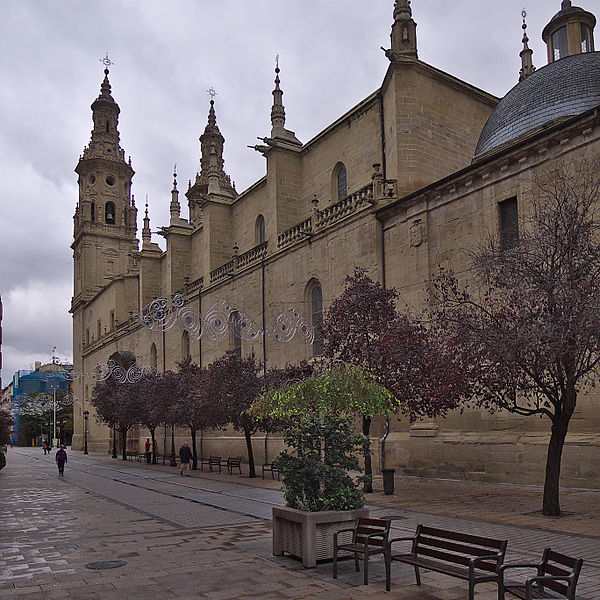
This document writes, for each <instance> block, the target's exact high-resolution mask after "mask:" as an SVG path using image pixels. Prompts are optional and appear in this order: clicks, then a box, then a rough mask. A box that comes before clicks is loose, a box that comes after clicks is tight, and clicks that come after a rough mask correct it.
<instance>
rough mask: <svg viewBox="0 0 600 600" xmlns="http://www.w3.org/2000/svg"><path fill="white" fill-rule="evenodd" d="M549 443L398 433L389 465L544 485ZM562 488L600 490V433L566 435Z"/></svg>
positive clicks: (520, 436) (490, 435)
mask: <svg viewBox="0 0 600 600" xmlns="http://www.w3.org/2000/svg"><path fill="white" fill-rule="evenodd" d="M549 440H550V434H543V433H527V432H505V431H498V432H444V433H436V435H431V436H423V435H421V433H419V434H417V435H414V432H413V431H410V432H403V433H400V432H394V433H391V434H390V435H389V436H388V438H387V441H386V465H385V466H386V467H392V468H395V469H396V472H397V473H403V474H405V475H418V476H423V477H448V478H452V479H464V480H468V481H486V482H503V483H520V484H534V485H543V483H544V475H545V467H546V453H547V450H548V443H549ZM561 485H562V486H564V487H580V488H589V489H600V434H573V435H569V436H568V437H567V441H566V443H565V447H564V450H563V457H562V469H561Z"/></svg>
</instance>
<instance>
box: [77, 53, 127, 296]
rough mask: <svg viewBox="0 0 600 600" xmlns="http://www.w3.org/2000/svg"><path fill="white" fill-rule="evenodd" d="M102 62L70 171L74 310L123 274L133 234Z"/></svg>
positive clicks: (115, 116)
mask: <svg viewBox="0 0 600 600" xmlns="http://www.w3.org/2000/svg"><path fill="white" fill-rule="evenodd" d="M101 62H102V63H103V64H104V66H105V68H104V79H103V80H102V83H101V84H100V93H99V95H98V97H97V98H96V99H95V100H94V102H92V105H91V109H92V122H93V128H92V132H91V137H90V141H89V144H88V145H87V146H86V147H85V148H84V150H83V153H82V155H81V156H80V157H79V162H78V164H77V167H76V168H75V172H76V173H77V175H78V176H79V179H78V183H79V201H78V203H77V207H76V209H75V215H74V218H73V220H74V232H73V233H74V241H73V244H72V248H73V251H74V253H73V254H74V261H75V281H74V291H75V295H74V299H73V305H74V306H75V305H77V302H78V298H81V297H82V294H83V295H84V296H85V295H86V294H89V293H92V292H93V291H95V290H99V289H101V288H102V287H104V286H105V285H106V284H107V282H108V281H110V277H111V276H113V275H115V274H116V273H125V272H127V270H128V268H129V266H130V264H129V251H130V249H131V247H132V245H133V242H134V240H135V236H136V229H137V210H136V208H135V205H134V204H133V202H132V197H131V180H132V178H133V175H134V171H133V169H132V167H131V159H129V161H126V160H125V152H124V151H123V149H122V148H121V145H120V136H119V129H118V125H119V114H120V112H121V111H120V109H119V105H118V104H117V103H116V102H115V99H114V98H113V96H112V89H111V85H110V81H109V78H108V76H109V69H108V68H109V66H110V65H112V64H113V63H112V62H111V61H110V59H109V58H108V55H107V56H106V57H105V58H103V59H101Z"/></svg>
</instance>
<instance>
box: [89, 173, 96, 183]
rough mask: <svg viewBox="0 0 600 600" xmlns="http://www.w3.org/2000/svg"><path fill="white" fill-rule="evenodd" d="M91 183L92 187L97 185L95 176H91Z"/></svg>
mask: <svg viewBox="0 0 600 600" xmlns="http://www.w3.org/2000/svg"><path fill="white" fill-rule="evenodd" d="M90 183H91V184H92V185H94V184H95V183H96V176H95V175H90Z"/></svg>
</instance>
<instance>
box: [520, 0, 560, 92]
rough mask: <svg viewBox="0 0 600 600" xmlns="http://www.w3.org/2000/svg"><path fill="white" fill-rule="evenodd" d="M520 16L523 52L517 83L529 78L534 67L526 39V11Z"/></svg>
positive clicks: (521, 53)
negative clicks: (521, 19) (521, 20)
mask: <svg viewBox="0 0 600 600" xmlns="http://www.w3.org/2000/svg"><path fill="white" fill-rule="evenodd" d="M563 4H564V3H563ZM521 16H522V17H523V25H522V28H523V50H521V52H520V54H519V56H520V57H521V70H520V71H519V81H523V79H525V78H526V77H529V75H531V74H532V73H533V72H534V71H535V67H534V66H533V50H532V49H531V48H530V47H529V38H528V37H527V11H526V10H525V9H523V11H522V12H521Z"/></svg>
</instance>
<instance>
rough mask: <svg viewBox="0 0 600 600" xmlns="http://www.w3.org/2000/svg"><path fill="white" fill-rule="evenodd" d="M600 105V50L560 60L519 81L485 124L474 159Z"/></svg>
mask: <svg viewBox="0 0 600 600" xmlns="http://www.w3.org/2000/svg"><path fill="white" fill-rule="evenodd" d="M599 105H600V52H588V53H584V54H574V55H572V56H567V57H565V58H562V59H561V60H557V61H555V62H553V63H550V64H549V65H546V66H545V67H542V68H541V69H539V70H538V71H535V72H533V73H532V74H531V75H529V77H527V78H525V79H524V80H523V81H521V82H519V83H518V84H517V85H516V86H515V87H514V88H513V89H512V90H510V92H508V94H506V96H504V98H502V100H501V101H500V102H499V104H498V106H496V108H495V109H494V112H492V114H491V115H490V118H489V119H488V121H487V123H486V124H485V126H484V128H483V131H482V132H481V135H480V136H479V141H478V142H477V149H476V150H475V158H477V157H478V156H480V155H482V154H485V153H486V152H489V151H490V150H494V149H495V148H498V147H500V146H502V145H504V144H506V143H507V142H511V141H513V140H516V139H517V138H519V137H521V136H522V135H524V134H526V133H529V132H532V131H534V130H535V129H538V128H539V127H542V126H543V125H547V124H548V123H551V122H552V121H555V120H556V119H560V118H567V117H573V116H575V115H580V114H582V113H584V112H585V111H587V110H590V109H592V108H595V107H597V106H599Z"/></svg>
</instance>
